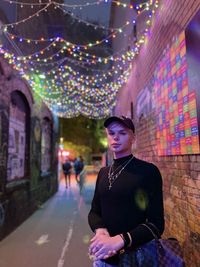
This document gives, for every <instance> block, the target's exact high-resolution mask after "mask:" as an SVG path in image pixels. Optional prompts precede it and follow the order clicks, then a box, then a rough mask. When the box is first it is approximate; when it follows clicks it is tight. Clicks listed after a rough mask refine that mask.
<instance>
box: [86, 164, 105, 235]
mask: <svg viewBox="0 0 200 267" xmlns="http://www.w3.org/2000/svg"><path fill="white" fill-rule="evenodd" d="M101 171H102V169H101V170H100V171H99V174H98V176H97V181H96V186H95V191H94V197H93V200H92V205H91V209H90V212H89V214H88V222H89V225H90V227H91V229H92V231H93V232H94V231H95V229H98V228H105V225H104V223H103V220H102V218H101V204H100V198H99V193H98V184H99V179H100V176H101V175H100V174H101Z"/></svg>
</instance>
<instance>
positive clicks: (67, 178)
mask: <svg viewBox="0 0 200 267" xmlns="http://www.w3.org/2000/svg"><path fill="white" fill-rule="evenodd" d="M71 170H72V164H71V162H70V160H69V159H68V158H67V159H66V161H65V162H64V163H63V173H64V176H65V184H66V188H68V184H69V186H70V185H71Z"/></svg>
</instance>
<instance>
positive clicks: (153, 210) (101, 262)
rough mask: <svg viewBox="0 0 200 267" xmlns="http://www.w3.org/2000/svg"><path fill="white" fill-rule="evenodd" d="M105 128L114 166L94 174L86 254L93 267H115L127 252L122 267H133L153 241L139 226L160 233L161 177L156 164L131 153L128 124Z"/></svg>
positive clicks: (118, 121)
mask: <svg viewBox="0 0 200 267" xmlns="http://www.w3.org/2000/svg"><path fill="white" fill-rule="evenodd" d="M104 126H105V128H106V134H107V139H108V145H109V148H110V150H111V151H112V153H113V156H114V162H113V163H112V164H111V166H109V167H104V168H101V169H100V171H99V173H98V177H97V181H96V187H95V192H94V197H93V200H92V205H91V210H90V212H89V215H88V220H89V225H90V227H91V229H92V231H93V232H94V233H95V235H94V237H93V238H92V239H91V243H90V246H89V254H90V256H91V258H93V260H94V262H93V266H94V267H117V266H120V265H119V259H120V257H119V255H120V253H121V252H122V251H125V252H124V253H129V254H128V255H132V256H131V260H130V261H131V262H130V261H129V262H128V263H127V264H126V267H130V266H136V265H135V257H134V251H135V250H136V249H137V248H138V247H139V246H141V245H143V244H144V243H146V242H148V241H150V240H152V239H154V236H153V235H152V233H151V231H149V230H148V228H147V227H145V226H144V225H143V224H146V225H148V227H149V228H151V229H152V228H154V229H152V230H153V231H155V228H156V229H157V230H156V231H158V232H159V233H158V232H157V235H159V236H161V234H162V233H163V231H164V209H163V194H162V177H161V174H160V172H159V170H158V168H157V167H156V166H155V165H154V164H152V163H148V162H145V161H142V160H140V159H137V158H136V157H135V156H134V155H133V154H132V144H133V143H134V142H135V127H134V124H133V122H132V120H131V119H129V118H126V117H110V118H108V119H107V120H105V122H104ZM154 226H155V227H154ZM123 266H125V265H123Z"/></svg>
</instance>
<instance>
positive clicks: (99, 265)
mask: <svg viewBox="0 0 200 267" xmlns="http://www.w3.org/2000/svg"><path fill="white" fill-rule="evenodd" d="M93 267H118V266H117V265H110V264H108V263H106V262H103V261H100V260H98V261H94V262H93Z"/></svg>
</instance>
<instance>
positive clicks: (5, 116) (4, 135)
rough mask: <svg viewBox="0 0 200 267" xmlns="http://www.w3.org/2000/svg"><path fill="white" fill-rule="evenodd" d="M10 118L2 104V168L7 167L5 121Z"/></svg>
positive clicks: (0, 117)
mask: <svg viewBox="0 0 200 267" xmlns="http://www.w3.org/2000/svg"><path fill="white" fill-rule="evenodd" d="M6 119H8V114H7V112H6V110H5V108H4V107H1V106H0V169H2V168H3V169H4V168H5V167H6V153H7V138H6V134H5V132H4V131H6V125H5V124H4V122H5V121H6Z"/></svg>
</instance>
